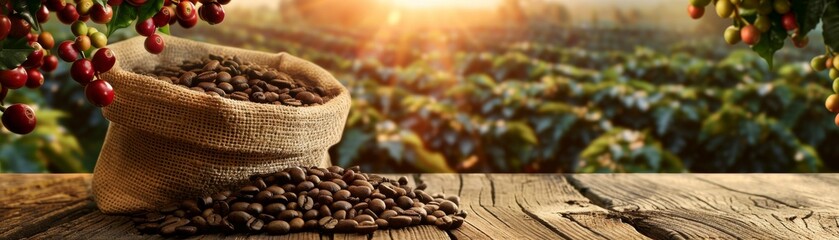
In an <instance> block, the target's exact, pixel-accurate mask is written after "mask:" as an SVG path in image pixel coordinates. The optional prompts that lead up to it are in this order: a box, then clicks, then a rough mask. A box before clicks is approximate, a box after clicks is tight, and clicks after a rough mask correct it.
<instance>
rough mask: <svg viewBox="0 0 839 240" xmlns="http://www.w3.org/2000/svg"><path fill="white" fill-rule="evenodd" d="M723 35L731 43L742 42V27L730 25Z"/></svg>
mask: <svg viewBox="0 0 839 240" xmlns="http://www.w3.org/2000/svg"><path fill="white" fill-rule="evenodd" d="M722 36H723V38H725V42H726V43H728V44H729V45H734V44H737V43H739V42H740V29H739V28H737V27H735V26H728V28H726V29H725V33H723V35H722Z"/></svg>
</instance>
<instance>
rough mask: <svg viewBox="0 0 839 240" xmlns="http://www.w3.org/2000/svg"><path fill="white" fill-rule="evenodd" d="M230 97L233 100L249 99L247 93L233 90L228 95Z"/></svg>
mask: <svg viewBox="0 0 839 240" xmlns="http://www.w3.org/2000/svg"><path fill="white" fill-rule="evenodd" d="M230 98H231V99H234V100H239V101H248V100H250V96H248V94H246V93H243V92H234V93H233V94H231V95H230Z"/></svg>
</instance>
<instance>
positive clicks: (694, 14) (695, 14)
mask: <svg viewBox="0 0 839 240" xmlns="http://www.w3.org/2000/svg"><path fill="white" fill-rule="evenodd" d="M688 15H689V16H690V18H693V19H699V18H701V17H702V15H705V8H704V7H696V6H693V4H688Z"/></svg>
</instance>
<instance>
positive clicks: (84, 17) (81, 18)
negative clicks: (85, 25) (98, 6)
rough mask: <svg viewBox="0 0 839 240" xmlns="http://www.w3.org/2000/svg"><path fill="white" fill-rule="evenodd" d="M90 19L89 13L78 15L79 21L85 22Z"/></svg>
mask: <svg viewBox="0 0 839 240" xmlns="http://www.w3.org/2000/svg"><path fill="white" fill-rule="evenodd" d="M89 20H90V15H81V16H79V21H82V22H87V21H89Z"/></svg>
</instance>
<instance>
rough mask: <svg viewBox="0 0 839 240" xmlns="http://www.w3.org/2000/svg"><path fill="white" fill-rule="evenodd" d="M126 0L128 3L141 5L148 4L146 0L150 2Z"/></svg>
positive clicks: (136, 5)
mask: <svg viewBox="0 0 839 240" xmlns="http://www.w3.org/2000/svg"><path fill="white" fill-rule="evenodd" d="M125 2H127V3H128V4H131V6H135V7H139V6H141V5H143V4H146V2H148V0H125Z"/></svg>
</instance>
